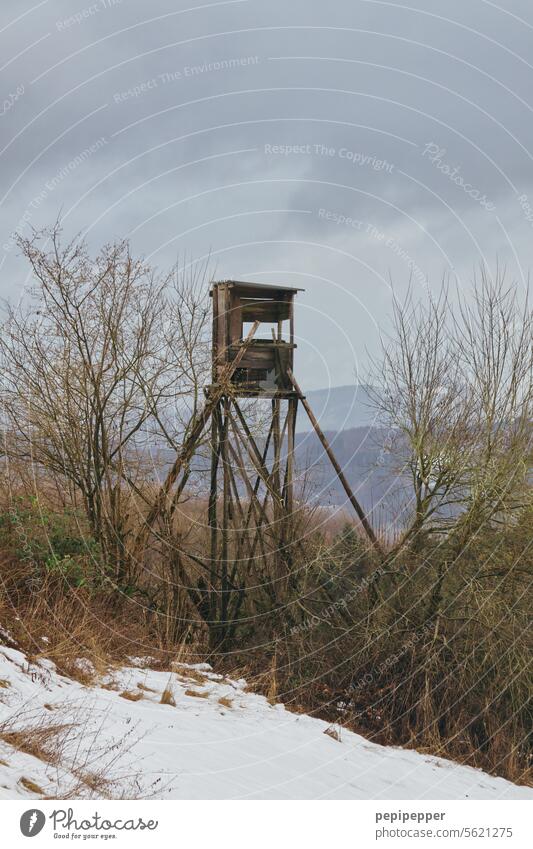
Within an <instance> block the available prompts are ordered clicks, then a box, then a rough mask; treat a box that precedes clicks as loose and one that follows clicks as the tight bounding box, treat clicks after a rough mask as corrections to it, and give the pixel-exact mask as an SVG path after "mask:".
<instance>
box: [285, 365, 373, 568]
mask: <svg viewBox="0 0 533 849" xmlns="http://www.w3.org/2000/svg"><path fill="white" fill-rule="evenodd" d="M287 375H288V377H289V380H290V382H291V383H292V385H293V386H294V389H295V390H296V392H297V394H298V398H299V400H300V401H301V402H302V404H303V406H304V409H305V412H306V413H307V415H308V416H309V420H310V422H311V424H312V425H313V428H314V430H315V433H316V435H317V436H318V438H319V439H320V442H321V443H322V446H323V448H324V451H325V452H326V454H327V455H328V457H329V460H330V462H331V465H332V466H333V468H334V469H335V471H336V472H337V477H338V478H339V480H340V482H341V484H342V486H343V488H344V491H345V493H346V495H347V496H348V499H349V501H350V503H351V505H352V507H353V508H354V510H355V512H356V513H357V515H358V516H359V519H360V520H361V524H362V526H363V528H364V530H365V533H366V535H367V536H368V538H369V540H370V542H371V543H372V545H373V546H374V548H375V549H376V551H377V552H378V554H382V551H381V546H380V544H379V542H378V539H377V537H376V535H375V533H374V530H373V528H372V525H371V524H370V522H369V521H368V519H367V517H366V515H365V512H364V510H363V508H362V507H361V505H360V504H359V502H358V500H357V498H356V497H355V495H354V494H353V492H352V489H351V487H350V484H349V483H348V481H347V479H346V477H345V475H344V472H343V471H342V469H341V467H340V465H339V463H338V462H337V458H336V457H335V454H334V453H333V451H332V450H331V447H330V444H329V442H328V440H327V439H326V437H325V435H324V433H323V431H322V429H321V427H320V425H319V424H318V421H317V420H316V418H315V415H314V413H313V411H312V409H311V407H310V406H309V403H308V401H307V399H306V398H305V397H304V395H303V394H302V390H301V389H300V387H299V386H298V383H297V382H296V378H295V377H294V375H293V373H292V371H291V369H290V368H288V369H287Z"/></svg>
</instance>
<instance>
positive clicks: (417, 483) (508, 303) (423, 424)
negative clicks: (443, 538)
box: [371, 269, 533, 543]
mask: <svg viewBox="0 0 533 849" xmlns="http://www.w3.org/2000/svg"><path fill="white" fill-rule="evenodd" d="M459 303H460V306H459V307H458V308H456V309H455V310H454V308H453V307H452V304H451V303H450V300H449V297H448V293H447V290H446V288H445V287H442V289H441V291H440V294H439V296H438V297H437V298H436V299H432V298H430V299H429V300H428V301H427V302H419V303H414V302H413V299H412V294H411V293H409V295H408V297H407V299H406V301H405V302H404V303H402V304H399V303H398V302H395V303H394V311H393V328H392V333H391V336H390V338H389V339H388V340H386V341H385V342H384V343H383V348H382V355H381V357H380V358H378V359H377V361H376V362H375V367H374V374H373V380H372V382H373V384H374V389H373V390H372V391H371V394H372V400H373V403H374V406H375V407H376V409H377V411H378V414H379V416H380V419H381V421H382V422H383V423H384V424H386V425H387V426H388V428H389V429H390V430H389V432H390V434H391V435H392V444H393V446H394V447H393V450H394V448H395V449H396V451H397V453H398V456H399V458H400V459H401V460H402V461H403V470H404V471H407V472H408V475H409V480H410V487H409V491H410V496H409V501H410V506H411V508H412V509H411V510H410V513H411V518H410V520H409V522H408V527H407V530H406V533H405V535H404V537H403V540H402V542H403V543H405V542H406V541H408V540H409V541H410V542H413V540H417V541H418V542H420V540H421V538H422V537H421V535H423V534H425V533H428V532H431V531H435V530H438V531H442V530H446V529H447V528H449V527H451V526H452V525H455V524H456V520H457V517H458V515H459V516H460V517H461V522H460V523H459V525H460V526H465V527H466V526H467V527H468V528H469V532H472V530H473V529H474V526H475V528H476V529H477V528H479V527H481V525H482V524H483V523H484V522H488V521H491V520H493V519H495V518H496V517H497V515H498V514H500V515H501V514H503V513H506V514H508V513H509V511H510V510H511V509H512V508H513V506H521V505H523V494H524V488H525V486H526V483H527V475H528V460H529V458H530V452H531V442H530V439H531V429H530V428H531V413H532V398H533V394H532V377H533V360H532V348H531V339H532V336H531V330H532V318H531V312H530V310H529V306H528V302H527V298H526V299H525V302H524V303H523V304H522V305H520V300H519V298H518V295H517V290H516V286H507V285H506V283H505V278H504V275H503V274H501V273H500V272H499V271H498V272H497V274H496V277H495V279H494V280H491V279H490V277H489V275H488V273H487V271H486V270H485V269H481V272H480V275H479V278H478V279H477V280H475V281H474V285H473V290H472V292H471V293H468V294H467V296H466V298H465V297H464V295H463V297H462V298H460V299H459Z"/></svg>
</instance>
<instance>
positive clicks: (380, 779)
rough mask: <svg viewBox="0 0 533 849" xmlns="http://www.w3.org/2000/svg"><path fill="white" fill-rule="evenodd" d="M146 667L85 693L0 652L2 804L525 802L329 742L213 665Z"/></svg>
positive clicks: (353, 738) (356, 743) (366, 746)
mask: <svg viewBox="0 0 533 849" xmlns="http://www.w3.org/2000/svg"><path fill="white" fill-rule="evenodd" d="M149 662H150V661H149V659H146V660H145V661H143V659H137V660H135V659H132V665H131V666H130V667H128V668H122V669H119V670H116V671H115V672H113V673H112V674H111V675H108V676H105V677H103V678H101V679H99V680H98V683H97V685H91V686H84V685H83V684H81V683H80V682H79V681H73V680H71V679H68V678H65V677H63V676H61V675H59V674H58V673H57V671H56V669H55V667H54V665H53V664H52V663H50V662H49V661H46V660H41V661H39V662H37V663H28V660H27V659H26V658H25V656H24V655H23V654H22V653H21V652H19V651H17V650H15V649H12V648H7V647H5V646H0V684H1V687H0V798H1V799H21V798H26V799H30V798H37V797H42V796H55V797H57V796H59V797H60V798H65V797H68V798H100V797H106V796H108V797H125V798H132V797H134V798H139V797H140V798H147V797H152V798H158V799H221V798H228V799H229V798H233V799H235V798H249V799H272V798H276V799H279V798H284V799H307V798H316V799H318V798H328V799H347V798H350V799H410V798H418V799H465V798H470V799H499V798H506V799H532V798H533V789H531V788H526V787H517V786H515V785H513V784H511V783H509V782H507V781H505V780H503V779H501V778H494V777H492V776H489V775H486V774H484V773H483V772H480V771H479V770H475V769H471V768H469V767H463V766H458V765H457V764H454V763H452V762H450V761H445V760H442V759H439V758H434V757H428V756H425V755H421V754H418V753H417V752H414V751H408V750H404V749H397V748H387V747H383V746H378V745H375V744H373V743H370V742H368V741H367V740H365V739H364V738H363V737H360V736H359V735H357V734H354V733H351V732H348V731H344V730H341V729H338V728H337V729H331V728H329V729H328V725H327V723H325V722H323V721H321V720H318V719H313V718H311V717H309V716H305V715H298V714H294V713H290V712H289V711H287V710H285V708H284V707H283V706H282V705H280V704H276V705H271V704H270V703H269V702H268V701H267V699H265V698H263V697H262V696H258V695H255V694H253V693H249V692H246V684H245V682H244V681H243V680H239V681H233V680H230V679H227V678H223V677H222V676H220V675H217V674H215V673H214V672H213V671H212V670H211V668H210V667H209V666H207V664H199V665H197V666H188V665H185V664H175V665H174V668H173V671H172V672H168V671H167V672H162V671H155V670H153V669H150V668H147V667H146V663H149ZM79 663H80V670H82V671H83V669H84V661H80V662H79ZM85 666H87V662H85ZM164 691H167V695H168V694H169V691H171V694H172V695H171V698H169V699H168V701H170V702H171V703H170V704H162V703H161V696H162V693H163V692H164ZM21 732H23V733H21ZM326 732H329V733H326ZM330 735H333V736H330ZM336 737H340V739H335V738H336Z"/></svg>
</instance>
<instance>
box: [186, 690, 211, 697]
mask: <svg viewBox="0 0 533 849" xmlns="http://www.w3.org/2000/svg"><path fill="white" fill-rule="evenodd" d="M185 695H186V696H193V698H195V699H208V698H209V693H200V692H199V691H198V690H190V689H187V690H185Z"/></svg>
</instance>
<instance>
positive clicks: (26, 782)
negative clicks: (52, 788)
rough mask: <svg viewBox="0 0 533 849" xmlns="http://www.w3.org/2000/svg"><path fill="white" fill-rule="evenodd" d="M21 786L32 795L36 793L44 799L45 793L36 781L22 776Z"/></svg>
mask: <svg viewBox="0 0 533 849" xmlns="http://www.w3.org/2000/svg"><path fill="white" fill-rule="evenodd" d="M19 784H21V785H22V787H24V789H25V790H28V791H29V792H30V793H35V794H36V795H38V796H41V797H44V795H45V793H44V790H43V788H42V787H39V785H38V784H36V783H35V781H32V780H31V778H26V776H24V775H23V776H22V778H20V779H19Z"/></svg>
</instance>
